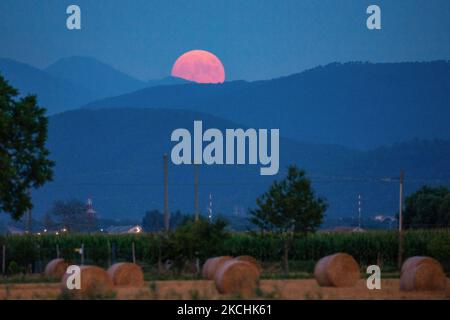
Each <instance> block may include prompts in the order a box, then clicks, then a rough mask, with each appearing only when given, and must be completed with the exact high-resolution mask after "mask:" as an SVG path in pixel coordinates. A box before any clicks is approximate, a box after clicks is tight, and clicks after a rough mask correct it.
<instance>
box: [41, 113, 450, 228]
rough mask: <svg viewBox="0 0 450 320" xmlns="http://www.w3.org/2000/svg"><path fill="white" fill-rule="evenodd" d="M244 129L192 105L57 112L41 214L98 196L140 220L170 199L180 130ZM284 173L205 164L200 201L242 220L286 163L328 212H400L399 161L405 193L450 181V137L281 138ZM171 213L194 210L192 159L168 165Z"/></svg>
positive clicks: (102, 205)
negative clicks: (58, 204) (357, 144)
mask: <svg viewBox="0 0 450 320" xmlns="http://www.w3.org/2000/svg"><path fill="white" fill-rule="evenodd" d="M194 120H203V125H204V129H206V128H210V127H215V128H219V129H225V128H239V127H242V126H240V125H238V124H235V123H233V122H231V121H228V120H224V119H221V118H218V117H215V116H211V115H208V114H202V113H198V112H192V111H188V110H162V109H134V108H128V109H120V108H117V109H104V110H86V109H85V110H75V111H69V112H64V113H61V114H58V115H55V116H52V117H50V122H49V141H48V146H49V148H50V150H51V158H52V159H53V160H55V161H56V168H55V179H54V182H51V183H49V184H47V185H46V186H44V187H43V188H42V189H40V190H38V191H36V192H34V194H33V200H34V203H35V209H34V210H33V212H34V216H40V215H42V214H43V213H44V212H46V210H48V208H49V207H50V206H51V204H52V202H53V201H54V200H61V199H70V198H74V197H75V198H79V199H82V200H85V199H86V198H87V197H88V196H92V197H93V199H94V204H95V208H96V210H97V211H98V212H99V214H100V216H101V217H102V218H133V219H134V218H135V219H139V218H141V217H142V215H143V214H144V212H145V211H146V210H148V209H153V208H158V209H161V208H162V206H163V171H162V168H163V162H162V154H163V153H164V152H167V153H169V154H170V150H171V147H172V146H173V145H174V143H172V142H170V134H171V132H172V131H173V130H174V129H176V128H187V129H189V130H191V131H192V127H193V121H194ZM280 162H281V165H280V173H279V175H278V176H270V177H267V176H260V175H259V166H254V165H251V166H250V165H239V166H237V165H236V166H229V165H228V166H225V165H223V166H218V165H215V166H201V168H200V208H201V211H202V212H203V213H205V212H206V207H207V205H208V196H209V194H210V193H211V194H212V196H213V208H214V213H215V214H219V213H222V214H224V215H227V216H229V217H230V220H233V217H235V216H236V215H238V216H240V217H242V216H244V215H245V214H246V212H247V209H248V208H250V207H253V206H254V204H255V199H256V197H257V196H258V195H260V194H261V193H262V192H264V191H265V190H266V189H267V187H268V185H269V184H270V183H271V182H272V181H273V179H279V178H281V176H284V174H285V169H286V166H287V165H288V164H293V163H295V164H297V165H298V166H299V167H302V168H305V169H306V170H307V174H308V176H310V177H311V178H312V180H313V186H314V188H315V190H316V192H317V194H319V195H320V196H324V197H326V198H327V199H328V202H329V205H330V207H329V209H328V211H327V217H329V218H333V217H334V218H335V217H343V216H347V217H348V216H354V215H355V214H356V212H357V207H356V199H357V195H358V194H362V195H363V199H364V204H363V214H364V215H366V216H369V215H374V214H377V213H384V214H395V212H396V210H397V205H398V182H397V181H396V180H395V179H396V178H395V177H397V176H398V174H399V171H400V169H401V168H403V169H405V171H406V185H405V188H406V192H407V193H410V192H412V191H414V190H415V189H416V188H418V187H420V186H421V185H422V184H424V183H431V184H442V183H444V184H445V183H446V184H447V185H448V184H449V179H450V172H449V171H448V163H450V142H449V141H432V142H430V141H429V142H425V141H411V142H409V143H403V144H398V145H395V146H391V147H383V148H379V149H376V150H373V151H358V150H353V149H349V148H345V147H340V146H334V145H323V144H312V143H304V142H296V141H293V140H289V139H284V138H282V139H281V142H280ZM169 181H170V186H169V203H170V208H171V210H176V209H181V210H183V211H185V212H192V211H193V203H194V202H193V168H192V166H175V165H172V164H170V165H169Z"/></svg>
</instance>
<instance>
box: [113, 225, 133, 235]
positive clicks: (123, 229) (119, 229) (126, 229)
mask: <svg viewBox="0 0 450 320" xmlns="http://www.w3.org/2000/svg"><path fill="white" fill-rule="evenodd" d="M105 232H106V233H111V234H126V233H141V232H142V227H141V226H140V225H134V226H110V227H108V228H106V229H105Z"/></svg>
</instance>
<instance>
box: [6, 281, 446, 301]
mask: <svg viewBox="0 0 450 320" xmlns="http://www.w3.org/2000/svg"><path fill="white" fill-rule="evenodd" d="M260 289H261V290H260V292H259V294H258V295H257V296H254V298H256V299H295V300H305V299H306V300H308V299H320V300H327V299H450V278H447V287H446V290H445V291H442V292H436V291H422V292H407V291H400V284H399V280H398V279H386V280H382V281H381V290H368V289H367V287H366V282H365V280H362V279H361V280H359V281H358V283H357V284H356V285H355V286H354V287H352V288H327V287H319V286H318V284H317V282H316V280H314V279H307V280H261V281H260ZM59 294H60V285H59V284H57V283H52V284H14V285H13V284H10V285H0V299H56V298H58V295H59ZM116 298H117V299H224V298H233V296H226V295H221V294H219V293H218V292H217V290H216V288H215V285H214V281H210V280H186V281H179V280H176V281H155V282H150V283H149V282H146V283H145V285H144V287H142V288H125V287H123V288H117V296H116Z"/></svg>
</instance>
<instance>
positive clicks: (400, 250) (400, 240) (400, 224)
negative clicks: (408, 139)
mask: <svg viewBox="0 0 450 320" xmlns="http://www.w3.org/2000/svg"><path fill="white" fill-rule="evenodd" d="M404 180H405V172H404V171H403V170H402V171H400V190H399V191H400V193H399V205H398V267H399V269H400V268H401V267H402V263H403V183H404Z"/></svg>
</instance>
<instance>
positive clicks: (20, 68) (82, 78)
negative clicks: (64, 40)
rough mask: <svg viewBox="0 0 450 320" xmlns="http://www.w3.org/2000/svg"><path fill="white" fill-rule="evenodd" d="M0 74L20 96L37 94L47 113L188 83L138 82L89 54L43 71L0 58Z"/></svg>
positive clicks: (180, 80) (170, 78) (173, 81)
mask: <svg viewBox="0 0 450 320" xmlns="http://www.w3.org/2000/svg"><path fill="white" fill-rule="evenodd" d="M0 74H2V76H3V77H5V79H6V80H8V81H9V83H10V84H11V85H13V86H14V87H15V88H17V89H18V90H19V92H20V94H21V95H26V94H36V95H37V96H38V101H39V105H40V106H42V107H45V108H46V109H47V114H49V115H51V114H55V113H58V112H63V111H67V110H71V109H76V108H78V107H80V106H82V105H84V104H86V103H88V102H90V101H94V100H98V99H101V98H104V97H108V96H114V95H119V94H123V93H127V92H133V91H136V90H138V89H142V88H144V87H146V88H149V87H152V86H164V85H174V84H183V83H189V81H186V80H183V79H179V78H173V77H166V78H163V79H154V80H150V81H146V82H145V81H140V80H138V79H135V78H133V77H131V76H129V75H127V74H125V73H123V72H121V71H118V70H116V69H114V68H113V67H111V66H109V65H107V64H105V63H103V62H100V61H98V60H96V59H94V58H89V57H69V58H63V59H60V60H58V61H57V62H55V63H54V64H52V65H50V66H49V67H47V68H46V69H45V70H41V69H38V68H35V67H33V66H30V65H28V64H25V63H21V62H18V61H15V60H12V59H7V58H0Z"/></svg>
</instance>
